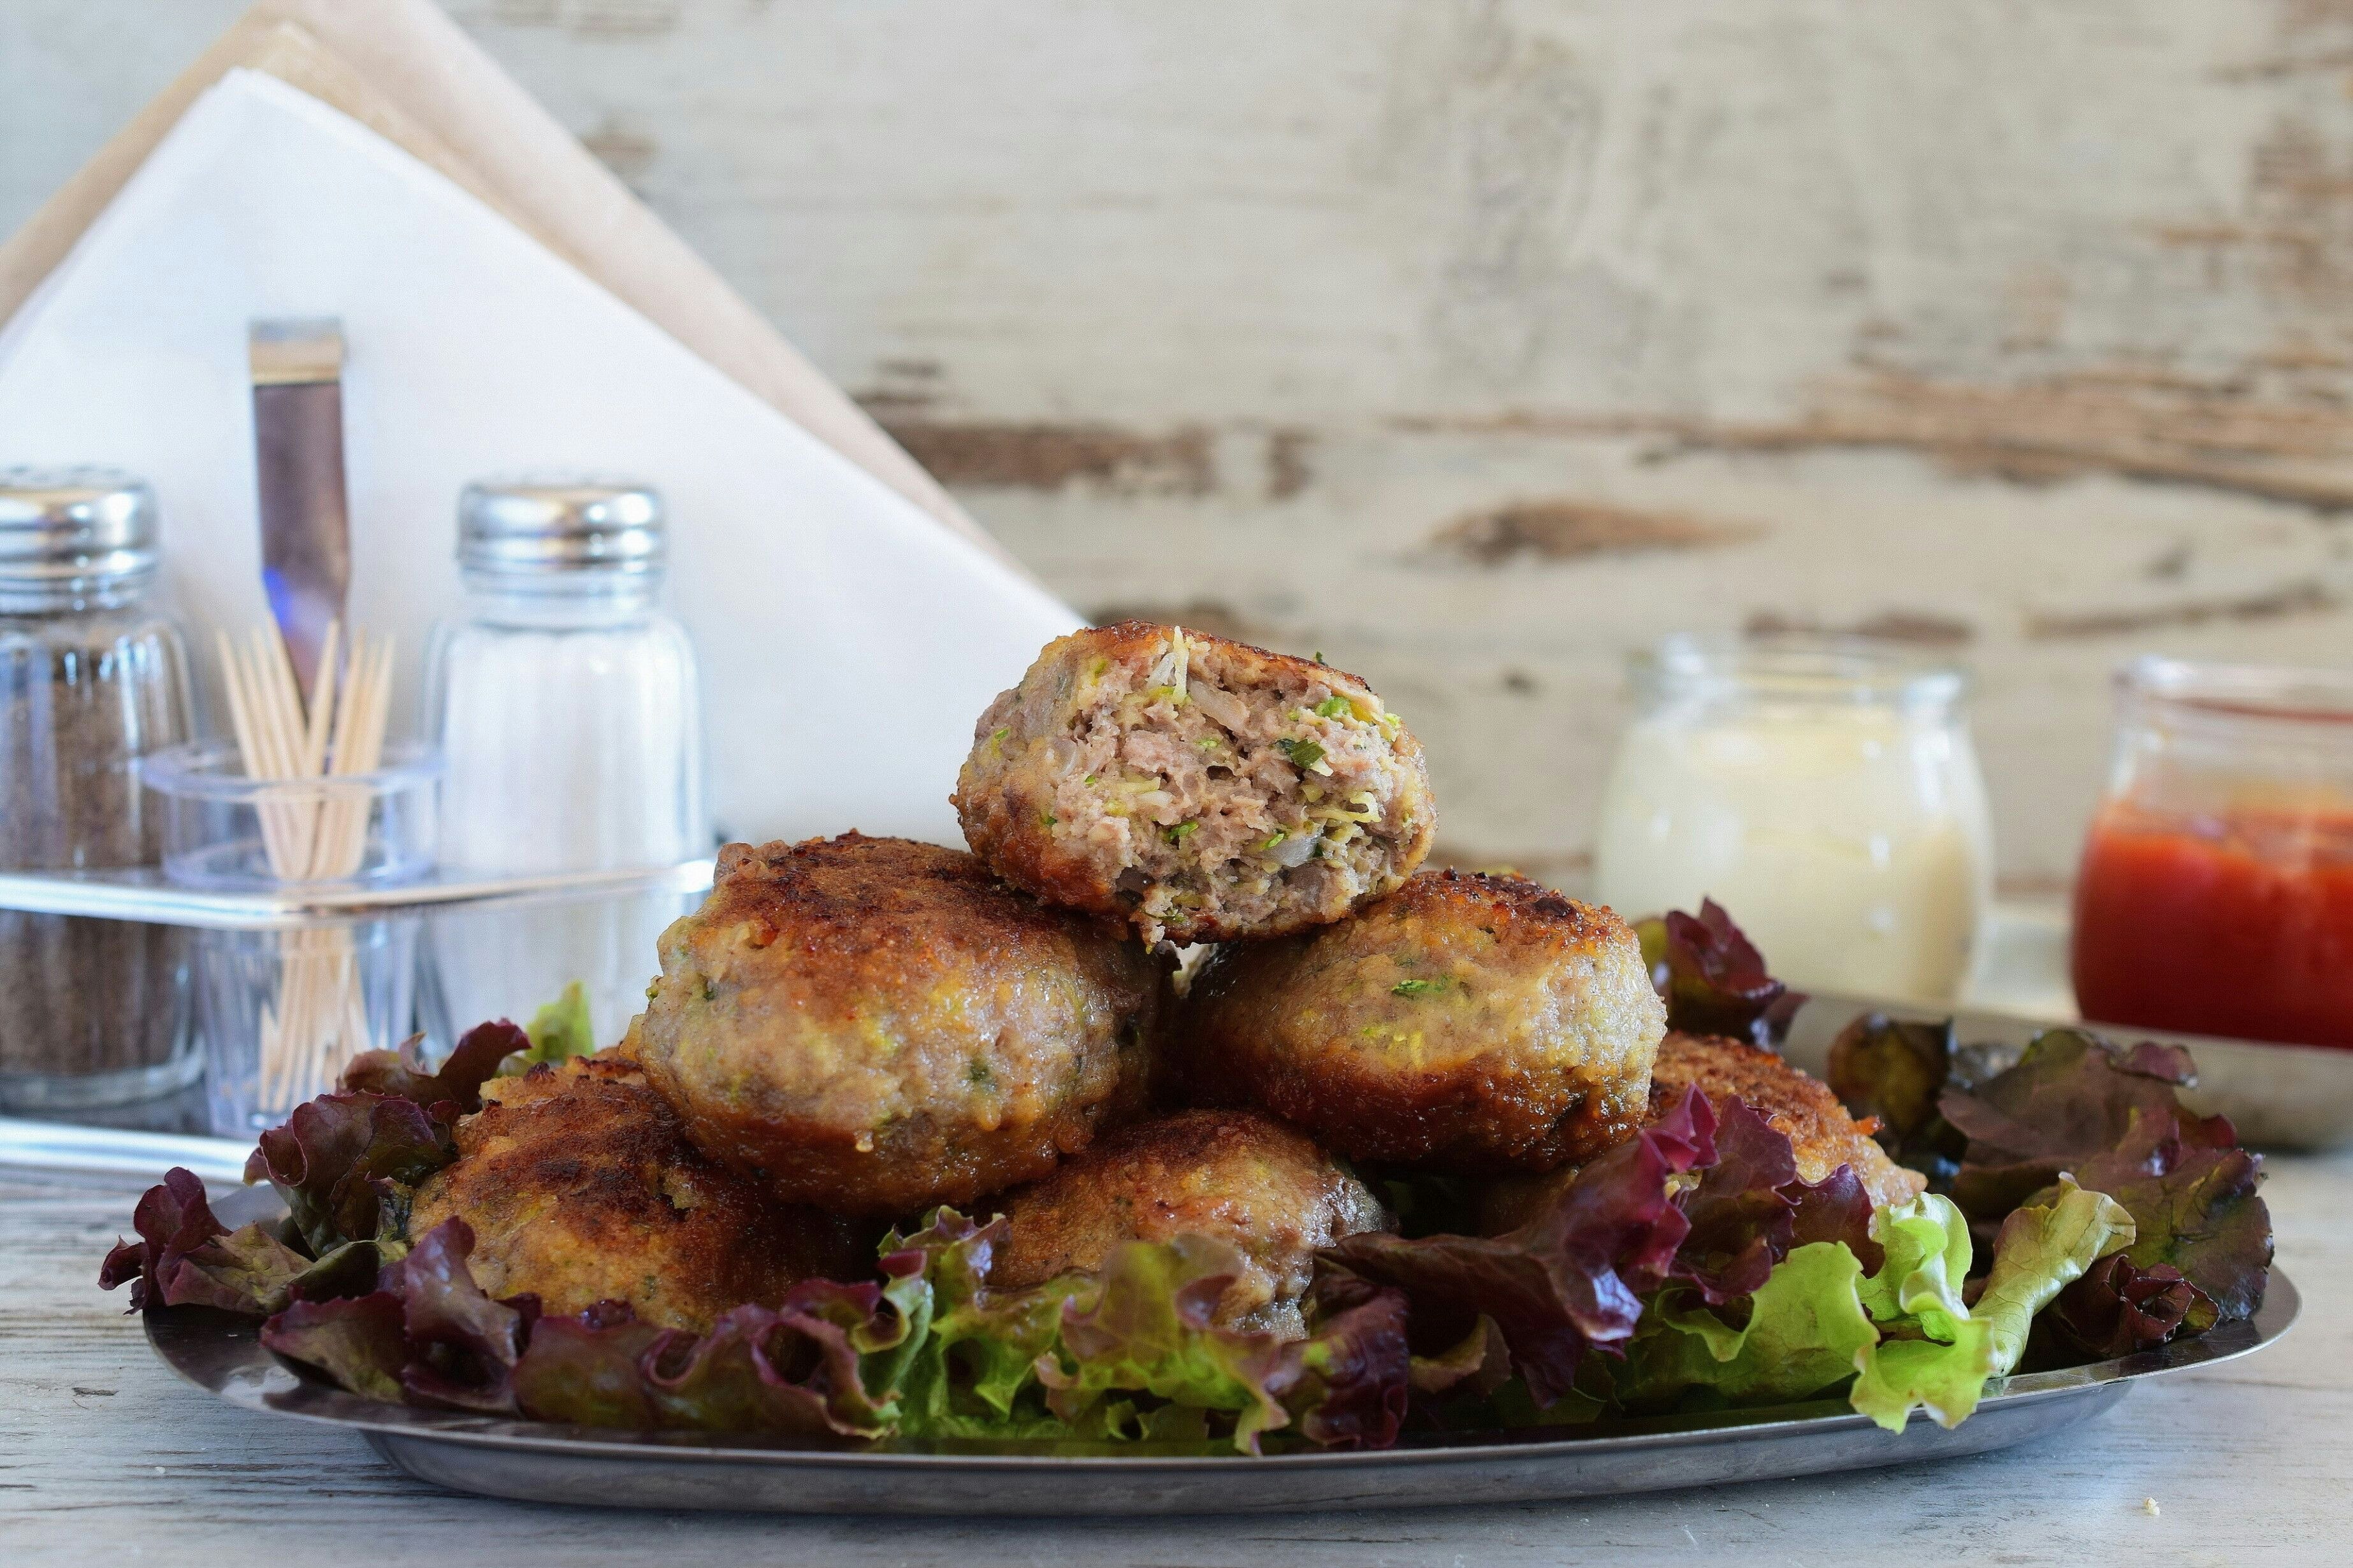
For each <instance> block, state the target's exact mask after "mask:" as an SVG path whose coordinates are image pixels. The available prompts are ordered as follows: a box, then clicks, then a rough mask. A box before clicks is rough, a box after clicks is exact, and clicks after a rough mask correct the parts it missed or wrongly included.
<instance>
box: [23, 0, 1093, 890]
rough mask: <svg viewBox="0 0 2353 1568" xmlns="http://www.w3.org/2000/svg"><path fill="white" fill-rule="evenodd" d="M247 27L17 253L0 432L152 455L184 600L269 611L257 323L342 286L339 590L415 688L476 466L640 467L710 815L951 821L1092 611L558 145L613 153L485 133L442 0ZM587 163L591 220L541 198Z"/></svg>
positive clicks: (49, 452)
mask: <svg viewBox="0 0 2353 1568" xmlns="http://www.w3.org/2000/svg"><path fill="white" fill-rule="evenodd" d="M289 16H295V17H297V18H298V19H307V20H309V21H312V22H317V21H320V20H321V19H322V18H323V19H324V20H325V21H327V22H332V23H333V24H334V25H335V26H338V27H341V28H343V29H344V31H343V33H342V34H339V35H337V36H336V37H335V42H336V43H337V45H338V46H339V47H338V48H335V49H330V48H328V47H325V45H324V43H322V41H321V37H320V36H319V34H318V33H316V32H313V31H311V30H308V29H306V28H303V27H300V26H296V25H295V23H294V22H292V21H290V20H288V17H289ZM391 21H398V22H400V24H401V26H406V28H408V29H409V31H408V32H407V33H406V34H402V33H400V32H399V30H398V29H397V28H394V29H392V31H393V36H394V42H395V43H400V44H402V46H403V47H398V48H394V47H390V46H388V45H386V44H385V36H384V33H383V31H382V29H383V28H384V27H385V26H388V25H389V22H391ZM264 24H266V25H264ZM240 28H241V29H243V30H244V36H243V37H242V40H241V41H240V42H239V43H238V47H237V51H236V54H237V58H246V59H248V60H251V61H253V62H254V63H253V64H249V65H236V64H228V63H225V62H224V61H222V60H221V59H218V58H215V57H207V62H208V63H207V62H200V65H199V67H198V68H197V69H196V70H195V71H192V72H191V73H190V77H191V78H195V84H194V85H193V86H192V85H190V82H189V79H183V82H182V84H180V85H178V86H176V87H175V88H174V89H173V90H172V91H171V92H167V93H166V95H165V97H164V100H159V102H158V105H157V106H155V107H154V108H152V109H151V110H150V111H149V113H148V114H147V115H145V116H142V121H140V122H135V123H134V125H133V126H132V128H131V130H130V131H128V132H125V135H124V137H123V138H120V139H118V142H117V144H116V145H115V146H114V147H112V148H110V149H109V152H108V153H103V154H101V155H100V160H98V161H97V162H96V163H93V164H92V166H91V167H90V169H87V170H85V171H84V172H83V174H82V175H80V176H78V178H77V181H76V183H75V184H74V185H73V186H70V187H69V189H68V191H67V192H66V193H62V194H61V196H60V198H59V201H58V203H55V204H52V208H51V209H47V210H45V212H44V214H43V215H42V216H39V217H37V218H36V219H35V220H34V224H33V225H32V226H30V227H28V229H27V231H26V232H25V233H23V234H20V235H19V236H18V237H16V238H15V239H13V240H12V241H10V243H9V245H8V246H7V247H0V309H6V308H7V307H8V306H9V305H10V304H12V303H15V304H16V308H15V310H14V312H13V314H12V315H10V317H9V318H8V320H7V321H6V324H5V327H0V461H18V462H23V461H31V462H85V461H94V462H105V463H112V464H117V465H120V466H121V467H124V468H131V469H132V470H134V471H137V472H139V473H141V474H143V475H144V476H146V477H147V478H148V479H151V480H153V482H154V484H155V486H156V489H157V490H158V492H159V495H160V497H161V500H162V501H163V506H164V552H165V557H166V562H167V565H166V577H167V582H168V583H169V584H170V586H171V588H172V589H173V590H174V593H175V594H176V595H177V599H178V603H179V605H180V606H181V607H182V609H183V610H184V611H185V613H186V614H187V616H189V618H190V620H191V621H192V622H193V623H195V626H196V627H197V628H198V629H199V630H200V631H201V630H203V629H204V628H207V627H209V626H216V625H219V626H246V625H248V624H254V623H259V622H260V621H262V620H264V619H265V618H266V616H267V609H266V606H265V605H264V603H263V599H262V595H261V588H260V579H259V537H258V533H257V531H256V524H255V502H254V472H253V431H252V411H251V402H250V398H249V396H248V387H247V381H246V376H247V369H246V337H245V334H246V324H247V322H248V320H250V319H251V318H253V317H257V316H302V315H332V316H336V317H339V318H341V319H342V321H343V330H344V333H345V336H346V339H347V341H348V342H349V345H350V363H349V364H348V367H347V369H346V373H345V381H344V423H345V433H346V441H347V446H348V471H349V477H350V485H351V492H352V532H353V593H352V613H353V617H354V618H355V619H356V620H359V621H361V622H363V623H364V624H366V625H367V626H371V627H374V628H377V629H381V630H385V631H390V632H394V633H396V634H397V635H398V636H399V637H401V639H402V643H403V646H404V647H406V649H408V650H409V652H410V655H411V657H410V658H409V659H408V660H407V661H406V662H407V666H408V672H409V676H410V679H411V681H412V682H413V679H414V674H415V671H416V669H417V658H416V656H417V655H418V654H420V653H421V651H422V649H423V647H424V644H425V637H426V632H427V626H428V625H429V623H430V622H431V621H432V620H433V619H434V618H435V617H436V616H442V615H447V614H449V613H451V612H452V611H454V610H455V609H456V608H457V605H458V595H459V584H458V577H457V571H456V567H455V564H454V562H453V560H452V549H453V545H454V542H455V521H454V515H453V508H454V503H455V500H456V497H457V493H458V489H459V486H460V485H461V484H463V483H464V482H465V481H466V480H467V479H472V478H477V477H480V476H481V475H485V474H491V473H499V472H512V471H514V470H516V469H521V468H538V469H545V468H570V469H578V470H589V471H596V472H617V473H624V474H628V475H631V476H634V477H641V478H645V479H650V480H652V481H654V482H655V483H656V484H658V485H659V486H660V488H661V489H662V490H663V491H664V493H665V494H666V496H667V497H668V499H669V501H670V513H671V530H672V552H671V568H670V593H669V603H670V607H671V609H672V610H673V611H674V612H675V613H677V614H678V615H679V616H681V618H682V619H683V620H684V621H685V622H686V624H687V626H688V627H689V629H690V631H691V633H692V634H693V637H694V638H695V643H696V646H697V648H698V650H699V652H700V653H701V655H702V665H703V672H704V675H703V687H704V693H705V701H706V704H707V713H708V724H709V730H710V735H711V763H712V769H711V776H712V794H713V805H714V809H715V813H716V816H717V818H718V820H719V822H720V824H721V825H722V826H723V827H724V828H725V829H726V830H727V831H728V832H730V833H731V834H734V835H737V836H742V837H800V836H805V835H808V834H814V833H832V832H838V831H839V830H841V829H843V828H846V827H852V826H855V827H860V828H863V829H864V830H866V831H868V832H871V833H899V834H906V835H910V836H913V837H926V838H932V839H937V840H942V841H945V842H950V843H953V842H955V841H956V840H957V837H958V836H957V834H956V830H955V820H954V817H953V815H952V814H951V813H950V811H949V810H948V807H947V805H946V799H945V797H946V795H947V792H948V790H949V788H950V787H951V785H952V784H953V783H954V780H955V767H956V763H958V761H959V760H961V758H962V756H963V753H964V751H965V747H966V746H967V745H968V744H969V742H970V738H971V729H970V726H971V723H972V720H973V718H974V717H975V716H976V715H977V714H978V713H979V712H980V710H981V709H982V708H983V707H984V706H986V705H987V701H988V700H989V699H990V698H991V697H992V696H993V695H994V694H995V693H996V692H997V690H998V689H1001V688H1003V687H1005V686H1007V685H1009V684H1010V683H1011V682H1012V681H1013V680H1014V679H1016V678H1018V675H1019V673H1020V671H1021V669H1022V668H1023V667H1024V665H1025V664H1026V663H1027V662H1028V660H1029V658H1030V657H1031V656H1032V655H1033V654H1034V653H1035V652H1036V650H1037V648H1038V646H1039V644H1040V643H1042V642H1044V641H1046V640H1047V639H1049V638H1050V637H1055V636H1058V635H1060V633H1062V632H1064V631H1066V630H1069V629H1070V628H1071V627H1072V626H1076V625H1077V624H1078V617H1077V616H1075V615H1074V614H1073V613H1072V612H1071V610H1069V609H1068V608H1067V607H1066V606H1064V605H1060V603H1058V602H1057V601H1056V600H1055V599H1054V598H1053V597H1052V596H1051V595H1049V594H1047V593H1046V592H1045V591H1044V590H1043V589H1042V588H1040V587H1039V586H1038V585H1037V584H1036V583H1035V582H1034V581H1033V580H1031V579H1030V578H1029V576H1028V575H1027V574H1025V573H1023V572H1022V571H1021V570H1020V568H1019V567H1018V565H1016V564H1014V563H1012V562H1011V561H1010V560H1009V559H1008V557H1007V556H1006V555H1005V554H1004V552H1002V551H1001V550H1000V549H998V548H997V546H996V545H995V544H994V542H991V541H989V540H988V539H987V536H986V535H984V534H982V533H981V532H980V531H979V530H978V529H977V528H976V527H975V526H974V525H972V524H971V523H970V521H969V520H967V519H965V518H964V517H963V515H962V514H961V513H960V512H958V511H957V510H955V506H954V503H953V502H951V501H949V500H947V499H946V498H945V496H944V494H942V493H941V492H939V491H938V489H937V487H935V486H933V485H931V484H930V482H929V481H928V479H925V478H924V477H923V475H922V474H921V471H920V470H919V469H916V468H914V466H913V464H912V463H911V462H910V461H908V460H907V459H906V458H905V456H904V454H903V453H901V452H899V451H898V450H897V448H895V447H892V446H891V444H890V443H889V441H888V439H887V438H886V437H883V436H882V435H881V433H880V432H879V431H878V430H876V429H874V427H873V426H871V423H869V422H867V421H866V420H865V419H864V417H863V416H862V415H860V414H859V413H858V412H857V410H856V409H855V407H854V406H853V405H850V404H849V401H848V399H846V398H844V397H842V396H841V395H840V394H839V392H838V391H837V390H836V389H834V388H832V387H830V386H829V385H828V384H825V383H824V382H823V380H822V378H820V377H818V376H817V375H816V373H815V372H813V371H811V370H810V369H809V368H808V367H807V363H806V362H804V361H801V360H800V359H799V358H798V356H797V355H795V354H793V353H792V352H791V351H790V349H789V348H787V347H786V345H784V343H783V342H782V340H781V339H777V338H776V337H775V335H774V333H773V332H772V331H769V330H768V329H766V328H765V326H760V325H757V324H756V319H755V318H754V319H753V320H754V325H752V326H746V325H745V323H744V317H745V316H748V310H746V309H745V308H744V307H743V305H742V302H741V301H740V300H735V298H734V297H733V295H732V294H731V293H729V292H727V291H726V290H725V289H724V288H723V285H720V284H718V283H717V282H716V280H715V279H708V278H707V277H706V276H705V275H704V274H705V272H707V269H701V268H700V263H697V262H695V261H693V258H691V253H688V252H686V251H685V250H684V248H683V247H680V246H678V245H677V242H676V240H675V239H674V237H670V236H669V235H668V234H667V232H666V231H663V230H661V229H660V227H659V224H657V223H655V221H654V220H653V219H652V218H651V217H650V216H649V215H647V214H645V212H644V211H643V209H642V208H640V207H638V206H636V205H635V204H634V203H633V202H631V201H629V199H628V197H627V195H626V193H625V192H620V191H619V187H618V186H617V185H616V184H612V183H611V182H610V180H609V177H608V176H606V175H604V174H603V171H602V170H601V169H596V170H595V171H594V177H589V176H588V175H586V174H583V173H582V172H581V170H580V169H579V168H578V167H576V166H573V165H571V164H568V163H565V160H564V159H563V158H557V157H555V155H554V153H549V151H548V149H549V148H550V147H551V146H554V147H561V148H568V150H569V152H568V154H567V156H571V157H576V158H577V160H578V161H579V162H580V163H586V164H588V165H590V167H591V168H592V169H593V168H594V165H593V160H590V159H588V156H587V154H586V153H585V152H582V151H581V150H579V149H578V148H577V146H576V144H574V143H570V142H568V141H561V140H559V141H558V142H553V143H551V142H547V141H546V140H545V139H544V137H543V136H542V137H541V138H540V140H538V141H536V142H533V141H532V138H530V137H522V141H524V142H529V143H530V145H531V147H532V148H535V149H536V150H537V152H538V153H540V154H542V155H543V161H542V162H541V163H539V164H538V165H536V167H538V168H539V169H540V170H541V171H543V173H547V174H548V177H547V178H546V179H544V180H534V179H533V178H532V177H531V166H525V165H518V164H517V163H515V162H514V159H515V157H516V155H517V154H516V151H515V149H514V148H513V147H511V146H509V147H503V148H490V147H488V145H487V143H488V142H490V141H492V140H495V138H493V137H492V127H493V122H492V121H485V120H484V119H483V118H482V116H481V114H480V110H481V109H482V104H483V100H485V99H486V98H495V97H496V94H495V93H493V92H492V91H491V89H490V88H489V87H486V86H485V85H484V79H482V77H481V75H480V73H481V72H483V71H485V70H487V71H490V72H491V73H492V74H493V76H495V72H496V68H495V67H492V66H490V65H489V63H488V62H487V60H485V59H482V58H480V56H479V54H478V53H477V52H475V51H472V49H471V47H470V46H469V45H465V44H464V42H463V38H462V36H461V35H458V34H457V33H456V29H455V28H454V27H451V26H449V25H448V23H447V21H446V19H445V18H441V17H439V16H438V13H433V12H431V10H430V7H428V6H425V5H422V4H421V0H387V3H384V4H382V5H381V8H380V9H379V0H367V4H366V5H359V4H357V3H356V0H269V4H266V5H263V6H261V7H259V8H257V13H256V15H255V16H253V17H249V18H248V22H247V23H245V24H240ZM437 28H438V29H445V30H446V34H447V37H443V36H440V35H439V34H438V33H437V32H436V29H437ZM371 29H375V30H373V31H372V30H371ZM452 38H454V39H455V40H456V42H455V43H451V42H450V39H452ZM420 40H421V41H420ZM363 46H366V47H363ZM371 48H374V49H375V50H376V52H375V54H371V53H370V49H371ZM436 51H438V53H437V52H436ZM355 57H356V58H355ZM359 60H365V61H367V63H368V68H364V67H363V65H362V64H360V63H358V61H359ZM427 66H437V67H438V69H429V68H427ZM214 67H217V69H214ZM257 67H259V68H257ZM369 68H373V70H374V71H375V72H376V73H377V78H378V79H381V80H384V81H386V82H389V83H390V84H391V85H390V86H389V87H388V88H386V89H385V90H382V91H377V90H375V89H374V88H373V87H372V86H371V77H370V74H369ZM404 72H405V73H406V74H405V75H404V74H403V73H404ZM498 80H500V81H501V82H503V79H502V78H501V79H498ZM207 81H208V82H209V85H206V82H207ZM297 82H299V83H301V85H300V86H297V85H295V84H296V83H297ZM313 89H316V90H317V91H322V92H323V93H324V95H325V97H327V98H332V99H336V100H338V101H339V102H340V103H342V104H343V106H344V108H349V109H353V110H357V117H355V116H354V114H353V113H349V112H345V111H344V108H332V107H330V106H329V105H328V103H327V102H325V101H322V97H320V96H315V95H314V90H313ZM501 90H502V91H504V92H506V93H509V94H513V95H516V96H519V89H514V88H513V86H512V83H504V84H503V88H502V89H501ZM179 98H185V99H186V100H187V101H186V103H185V110H184V111H179V112H176V113H175V112H174V110H180V104H179V102H178V101H177V100H178V99H179ZM459 103H462V104H463V105H464V106H465V109H464V111H463V112H459V111H458V110H456V109H453V108H452V105H453V104H459ZM509 109H510V110H512V104H510V105H509ZM533 112H534V113H535V111H533ZM425 115H440V116H442V117H443V118H441V119H439V120H434V121H427V119H424V118H421V117H422V116H425ZM543 118H544V117H539V119H538V120H536V121H534V120H532V119H530V117H528V116H525V117H522V118H521V119H520V120H517V119H515V118H513V117H512V115H511V117H510V121H509V123H510V124H511V125H512V124H518V123H527V124H532V125H536V126H538V130H539V131H540V132H543V131H544V130H545V129H546V125H545V124H541V123H540V121H543ZM159 121H164V122H165V123H164V124H159V123H158V122H159ZM547 123H549V124H552V122H547ZM445 132H446V133H445ZM534 134H537V132H534ZM126 147H127V148H128V149H129V153H132V154H135V153H143V158H142V159H137V160H136V161H134V160H133V158H132V156H130V155H127V153H126ZM470 153H474V154H477V155H470ZM494 165H495V166H494ZM557 174H561V175H562V176H563V177H562V178H557V177H556V175H557ZM519 188H520V190H521V194H520V195H517V194H516V193H517V191H518V189H519ZM567 188H568V189H569V190H570V191H571V192H572V194H573V195H575V197H576V198H577V205H579V207H581V208H582V209H584V210H585V211H586V216H578V215H574V216H567V213H569V212H570V211H571V209H568V208H566V207H565V206H562V205H553V203H552V201H551V193H552V192H555V191H562V190H565V189H567ZM511 198H512V199H511ZM615 203H617V204H618V205H614V204H615ZM77 206H81V207H88V208H91V209H94V211H95V216H94V217H92V218H91V220H90V221H89V222H88V223H87V226H86V227H83V228H81V229H80V230H79V234H78V236H76V235H73V234H72V233H71V222H72V217H73V209H74V208H75V207H77ZM61 213H62V214H64V215H65V216H63V217H61V216H60V215H61ZM625 220H626V221H625ZM59 252H62V254H61V255H60V254H58V253H59ZM599 273H601V274H603V275H604V276H602V277H599V276H592V274H599ZM11 290H13V291H14V292H13V294H12V292H11ZM625 296H626V297H625ZM19 299H20V300H21V303H16V300H19ZM657 318H659V320H658V319H657ZM688 339H696V340H699V341H698V342H692V343H690V342H688V341H686V340H688ZM198 641H199V644H200V645H201V644H202V643H204V642H205V641H206V639H205V638H203V637H199V639H198Z"/></svg>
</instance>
